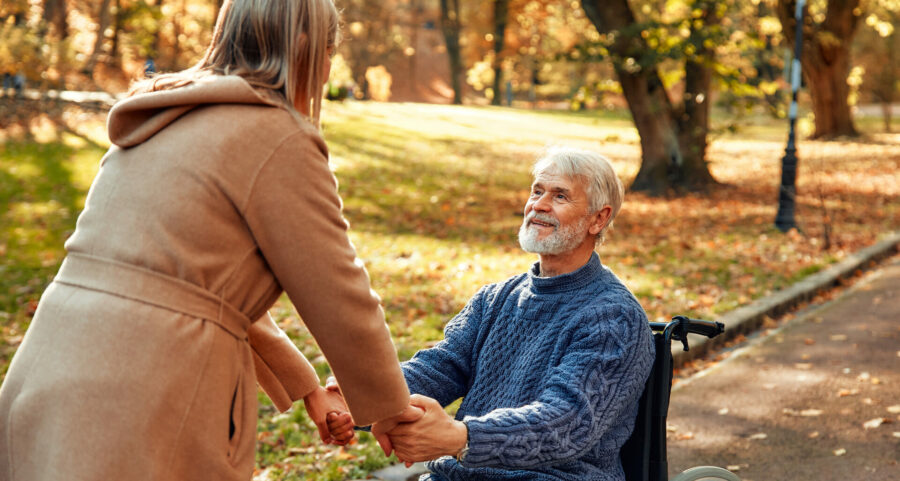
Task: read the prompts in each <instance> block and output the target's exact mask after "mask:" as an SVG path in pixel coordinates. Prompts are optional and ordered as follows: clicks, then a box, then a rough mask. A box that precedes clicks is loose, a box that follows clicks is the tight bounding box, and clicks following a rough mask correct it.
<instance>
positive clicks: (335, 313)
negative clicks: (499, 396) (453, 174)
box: [242, 127, 409, 425]
mask: <svg viewBox="0 0 900 481" xmlns="http://www.w3.org/2000/svg"><path fill="white" fill-rule="evenodd" d="M341 207H342V205H341V200H340V197H339V196H338V192H337V182H336V180H335V178H334V175H332V173H331V171H330V170H329V168H328V158H327V150H326V147H325V143H324V141H322V139H321V137H320V136H319V135H318V133H316V132H315V131H314V130H313V129H312V128H311V127H309V128H307V129H305V130H301V131H298V132H297V133H295V134H293V135H291V136H289V137H288V138H286V139H285V140H284V141H282V142H281V143H280V144H279V145H278V146H276V147H275V148H274V149H273V152H272V154H271V156H270V157H269V158H268V159H266V160H265V161H264V162H263V163H262V164H261V166H260V168H259V171H258V173H257V174H256V177H255V179H253V180H252V187H251V190H250V192H249V194H248V197H247V200H246V201H245V202H244V203H243V208H242V210H243V212H244V217H245V219H246V222H247V225H248V226H249V228H250V231H251V232H252V234H253V236H254V238H255V240H256V243H257V245H258V246H259V249H260V251H261V252H262V254H263V256H264V257H265V259H266V261H267V263H268V264H269V267H270V268H271V269H272V272H273V273H274V275H275V277H276V278H277V279H278V282H279V283H280V284H281V286H282V287H283V288H284V290H285V292H287V295H288V297H289V298H290V299H291V302H292V303H293V304H294V307H295V308H296V309H297V312H298V313H299V314H300V317H301V318H302V319H303V322H304V324H306V327H307V328H308V329H309V331H310V333H311V334H312V335H313V337H314V338H315V339H316V342H317V343H318V345H319V348H320V349H321V350H322V353H323V354H324V355H325V358H326V359H327V360H328V363H329V365H330V366H331V369H332V371H333V372H334V375H335V377H336V378H337V380H338V383H340V385H341V389H342V391H343V394H344V397H345V399H346V401H347V405H348V407H349V408H350V412H351V414H352V416H353V419H354V422H355V423H356V424H360V425H365V424H371V423H373V422H376V421H380V420H382V419H385V418H387V417H390V416H393V415H396V414H398V413H400V412H401V411H403V409H404V408H406V406H407V405H408V403H409V391H408V390H407V387H406V383H405V382H404V379H403V374H402V372H401V371H400V363H399V362H398V360H397V351H396V349H395V348H394V345H393V343H392V341H391V337H390V332H389V331H388V328H387V325H386V324H385V320H384V313H383V311H382V310H381V307H380V304H379V303H380V300H379V298H378V296H377V295H375V293H374V292H373V291H372V290H371V288H370V286H369V276H368V273H367V272H366V270H365V268H364V267H363V265H362V262H361V261H360V260H359V259H357V257H356V251H355V249H354V247H353V245H352V244H351V243H350V239H349V237H348V234H347V223H346V221H345V220H344V218H343V216H342V213H341ZM297 376H301V374H300V373H297ZM282 384H286V382H285V381H282Z"/></svg>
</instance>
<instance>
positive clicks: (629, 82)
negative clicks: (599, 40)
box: [582, 0, 715, 195]
mask: <svg viewBox="0 0 900 481" xmlns="http://www.w3.org/2000/svg"><path fill="white" fill-rule="evenodd" d="M582 6H583V7H584V10H585V13H586V14H587V17H588V19H590V20H591V22H592V23H593V24H594V26H595V27H596V28H597V31H599V32H600V33H601V34H610V33H613V32H615V33H616V35H615V40H614V42H613V44H612V45H610V47H609V51H610V56H611V58H612V62H613V68H614V70H615V72H616V77H617V78H618V80H619V84H620V85H621V86H622V92H623V93H624V94H625V100H626V102H627V103H628V109H629V110H630V111H631V115H632V118H633V119H634V124H635V127H637V131H638V135H639V136H640V139H641V168H640V170H639V171H638V174H637V177H635V179H634V182H633V183H632V184H631V190H632V191H643V192H647V193H648V194H650V195H665V194H668V193H671V192H679V191H684V190H705V189H706V188H708V186H709V185H710V184H711V183H714V182H715V181H714V180H713V178H712V176H711V175H710V173H709V170H708V168H707V165H706V162H705V159H704V155H705V152H706V134H707V130H708V119H709V110H708V101H707V100H708V97H709V95H708V92H705V91H703V93H704V102H700V103H698V104H697V105H694V106H692V107H690V108H686V109H684V110H683V112H681V115H679V113H678V112H676V110H675V109H674V108H673V107H672V104H671V102H670V100H669V97H668V95H667V93H666V90H665V87H664V86H663V83H662V80H661V79H660V76H659V71H658V69H657V67H656V65H650V66H645V67H643V68H642V67H640V63H639V62H634V59H637V58H640V57H641V53H642V52H646V51H648V50H649V47H648V46H647V45H646V43H645V42H644V40H643V39H642V38H641V37H640V36H639V35H627V34H624V33H623V32H624V31H626V30H627V28H628V27H629V26H631V25H633V24H634V23H635V17H634V13H633V12H632V10H631V8H630V7H629V5H628V2H627V0H607V1H604V0H582ZM629 60H630V62H629ZM704 69H705V70H704ZM688 74H689V75H690V77H691V79H690V82H691V87H690V88H698V89H700V88H702V86H703V85H705V86H706V88H707V89H708V86H709V83H710V80H709V79H710V77H709V75H710V72H709V69H708V68H707V67H703V66H699V67H697V66H695V67H692V69H691V71H690V72H688ZM698 93H699V91H698ZM691 115H701V118H699V119H692V118H691V117H690V116H691ZM685 117H686V119H687V120H685ZM679 119H680V121H679ZM679 124H683V125H687V126H689V127H691V130H690V131H689V132H688V133H687V134H686V135H685V136H684V137H682V136H680V135H679ZM695 125H697V126H698V128H693V126H695ZM680 139H682V142H687V143H691V142H699V144H698V145H701V146H702V147H700V148H697V149H694V151H693V155H691V156H690V159H688V160H686V156H685V154H684V152H683V150H682V147H681V145H680V142H679V140H680ZM691 145H695V144H691ZM698 159H699V160H698Z"/></svg>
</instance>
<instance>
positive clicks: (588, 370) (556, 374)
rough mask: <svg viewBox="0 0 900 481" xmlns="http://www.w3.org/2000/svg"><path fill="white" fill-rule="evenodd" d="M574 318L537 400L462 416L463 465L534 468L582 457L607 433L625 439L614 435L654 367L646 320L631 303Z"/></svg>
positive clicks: (624, 434)
mask: <svg viewBox="0 0 900 481" xmlns="http://www.w3.org/2000/svg"><path fill="white" fill-rule="evenodd" d="M589 311H590V310H589ZM577 321H578V325H579V327H578V328H575V329H574V330H573V331H572V332H571V334H561V335H567V336H571V339H570V340H569V345H568V346H567V348H566V354H565V355H564V356H563V357H562V359H561V361H560V363H559V364H558V365H557V366H555V367H554V368H553V369H551V371H550V373H549V376H548V377H547V379H546V380H545V382H544V384H543V389H542V392H541V393H540V395H539V396H538V398H537V399H536V400H534V401H533V402H531V403H529V404H526V405H523V406H520V407H517V408H504V409H496V410H494V411H491V412H489V413H487V414H486V415H484V416H479V417H470V418H466V419H465V422H466V425H467V426H468V429H469V452H468V454H467V455H466V457H465V458H464V460H463V463H462V464H463V465H464V466H466V467H496V468H505V469H535V468H539V467H541V466H546V465H551V464H560V463H564V462H567V461H570V460H573V459H577V458H580V457H582V456H583V455H584V454H585V453H586V452H587V451H588V450H589V449H591V448H592V447H593V446H595V445H596V444H597V442H598V441H599V440H600V439H601V437H603V436H609V435H618V436H624V437H627V436H628V432H624V433H623V432H616V433H612V432H610V430H611V428H612V427H613V426H615V425H616V424H617V423H619V422H621V420H620V418H621V416H623V415H626V414H627V413H630V412H631V411H632V410H633V408H634V407H635V406H636V403H637V401H638V399H639V397H640V395H641V392H642V391H643V387H644V383H645V381H646V378H647V376H648V374H649V372H650V368H651V365H652V363H653V350H652V341H651V337H650V332H649V328H648V327H647V322H646V316H645V315H644V313H643V311H642V310H640V307H632V306H627V305H626V306H613V307H608V308H603V309H596V310H594V312H588V313H586V314H585V315H584V316H582V317H581V318H580V319H577ZM623 442H624V439H622V440H621V442H620V443H618V445H621V443H623ZM610 447H613V444H610Z"/></svg>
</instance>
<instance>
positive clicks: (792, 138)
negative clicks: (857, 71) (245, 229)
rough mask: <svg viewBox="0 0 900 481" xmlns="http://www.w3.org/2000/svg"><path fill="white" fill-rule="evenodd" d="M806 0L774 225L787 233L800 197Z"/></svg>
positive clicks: (799, 17)
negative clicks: (799, 144) (799, 112)
mask: <svg viewBox="0 0 900 481" xmlns="http://www.w3.org/2000/svg"><path fill="white" fill-rule="evenodd" d="M804 5H806V0H797V8H796V10H795V11H794V18H795V19H796V21H797V28H796V32H795V34H794V61H793V62H792V63H791V110H790V113H789V117H790V131H789V133H788V141H787V147H785V149H784V157H782V158H781V190H780V191H779V193H778V214H776V215H775V227H777V228H778V230H780V231H781V232H787V231H789V230H791V229H792V228H796V227H797V223H796V222H795V221H794V205H795V200H796V197H797V187H796V182H797V148H796V146H795V143H796V134H795V133H794V131H795V129H796V125H797V91H799V90H800V73H801V71H800V54H801V53H802V51H803V7H804Z"/></svg>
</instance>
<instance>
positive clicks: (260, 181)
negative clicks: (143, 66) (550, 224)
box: [0, 0, 421, 481]
mask: <svg viewBox="0 0 900 481" xmlns="http://www.w3.org/2000/svg"><path fill="white" fill-rule="evenodd" d="M337 25H338V15H337V12H336V10H335V7H334V5H333V4H332V0H230V1H229V0H226V1H225V2H224V5H223V6H222V9H221V13H220V16H219V18H218V21H217V23H216V28H215V32H214V34H213V40H212V43H211V45H210V47H209V49H208V51H207V53H206V55H205V57H204V58H203V59H202V60H201V61H200V62H199V63H198V64H197V65H196V66H194V67H193V68H191V69H189V70H186V71H184V72H179V73H175V74H168V75H161V76H159V77H156V78H154V79H152V80H149V81H146V82H144V83H141V84H139V85H137V86H136V87H135V88H134V89H133V91H132V93H131V95H130V96H129V97H128V98H127V99H125V100H123V101H122V102H120V103H119V104H118V105H116V106H115V107H114V108H113V109H112V111H111V112H110V114H109V119H108V127H109V136H110V140H111V141H112V143H113V144H114V145H113V147H112V148H110V150H109V152H108V153H107V154H106V155H105V157H104V158H103V160H102V162H101V167H100V171H99V173H98V175H97V178H96V179H95V180H94V184H93V186H92V187H91V190H90V193H89V194H88V197H87V201H86V204H85V209H84V212H82V214H81V216H80V217H79V219H78V223H77V228H76V230H75V233H74V234H73V235H72V236H71V238H69V240H68V241H67V242H66V250H67V257H66V259H65V261H64V262H63V265H62V267H61V268H60V271H59V273H58V274H57V276H56V278H55V279H54V281H53V282H52V283H51V284H50V286H49V287H48V288H47V290H46V292H45V293H44V295H43V297H42V298H41V302H40V305H39V308H38V311H37V313H36V315H35V317H34V320H33V322H32V324H31V326H30V328H29V330H28V333H27V335H26V336H25V339H24V341H23V343H22V345H21V346H20V348H19V350H18V352H17V353H16V355H15V357H14V359H13V361H12V364H11V365H10V368H9V372H8V374H7V377H6V380H5V382H4V383H3V385H2V388H0V480H17V481H18V480H51V479H65V480H112V479H121V480H126V479H127V480H135V479H147V480H182V479H210V480H213V479H214V480H244V481H246V480H248V479H250V477H251V475H252V472H253V467H254V457H255V448H254V447H255V440H256V423H257V406H256V385H257V382H258V383H259V384H260V385H261V386H262V388H263V389H264V390H265V392H266V393H267V394H268V395H269V397H270V398H271V399H272V400H273V402H274V404H275V406H276V407H278V408H279V409H281V410H286V409H288V408H290V407H291V406H292V404H293V402H294V401H297V400H300V399H303V400H304V402H305V405H306V408H307V410H308V412H309V414H310V416H311V417H312V419H313V420H314V421H315V422H316V424H317V425H318V426H319V427H320V434H321V436H322V439H323V441H326V442H329V441H331V442H342V441H345V440H341V439H332V438H330V436H329V435H328V434H327V428H326V422H325V416H326V414H327V413H328V412H332V411H343V410H346V409H347V407H348V406H349V410H350V412H351V413H352V415H353V418H354V419H353V420H354V422H355V423H356V424H357V425H367V424H371V423H374V422H384V421H385V420H387V422H391V420H393V419H410V418H415V417H416V416H418V415H420V414H416V413H421V411H418V410H417V409H414V408H409V407H408V401H409V392H408V390H407V388H406V383H405V382H404V379H403V376H402V374H401V371H400V367H399V364H398V362H397V354H396V351H395V349H394V346H393V344H392V343H391V339H390V335H389V332H388V329H387V328H386V326H385V322H384V315H383V313H382V311H381V309H380V307H379V300H378V298H377V297H376V296H375V295H374V293H373V292H372V291H371V289H370V288H369V279H368V275H367V274H366V272H365V270H364V269H363V268H362V267H361V266H360V264H359V263H358V262H357V260H356V254H355V251H354V248H353V246H352V245H351V243H350V241H349V240H348V237H347V224H346V223H345V221H344V219H343V217H342V215H341V200H340V198H339V197H338V193H337V189H336V183H335V179H334V177H333V176H332V174H331V172H330V170H329V168H328V153H327V149H326V146H325V143H324V142H323V140H322V137H321V136H320V134H319V132H318V130H317V127H316V126H317V124H318V117H319V110H320V107H321V92H322V86H323V84H324V82H325V80H326V78H327V77H328V72H329V69H330V58H329V55H330V52H333V50H334V48H335V44H336V42H337V41H338V28H337ZM282 291H286V292H287V294H288V296H289V297H290V299H291V300H292V301H293V303H294V305H295V306H296V308H297V310H298V312H299V314H300V316H301V317H302V319H303V321H304V323H305V324H306V325H307V327H308V328H309V330H310V332H311V333H312V335H313V336H314V337H315V339H316V341H317V342H318V344H319V346H320V348H321V350H322V352H323V353H324V354H325V357H326V358H327V359H328V361H329V363H330V365H331V368H332V370H333V372H334V374H335V376H336V377H337V379H338V381H339V383H340V385H341V387H342V389H343V395H344V397H345V398H346V403H347V404H346V405H345V404H344V401H343V400H342V399H341V398H340V396H339V395H338V394H337V393H332V392H329V391H326V390H325V389H323V388H322V387H321V386H320V385H319V379H318V377H317V376H316V373H315V371H314V370H313V369H312V367H311V366H310V364H309V363H308V362H307V361H306V359H304V357H303V356H302V355H301V353H300V352H299V351H298V350H297V348H296V347H295V346H294V345H293V344H292V343H291V342H290V340H289V339H288V338H287V336H286V335H285V334H284V333H283V332H281V330H279V328H278V327H277V326H276V325H275V324H274V323H273V322H272V320H271V319H269V317H268V316H267V315H266V310H267V309H268V308H269V307H270V306H271V305H272V303H273V302H275V300H276V299H277V298H278V297H279V295H280V294H281V293H282ZM254 321H255V322H254ZM397 416H401V417H397ZM402 416H406V417H405V418H404V417H402Z"/></svg>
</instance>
